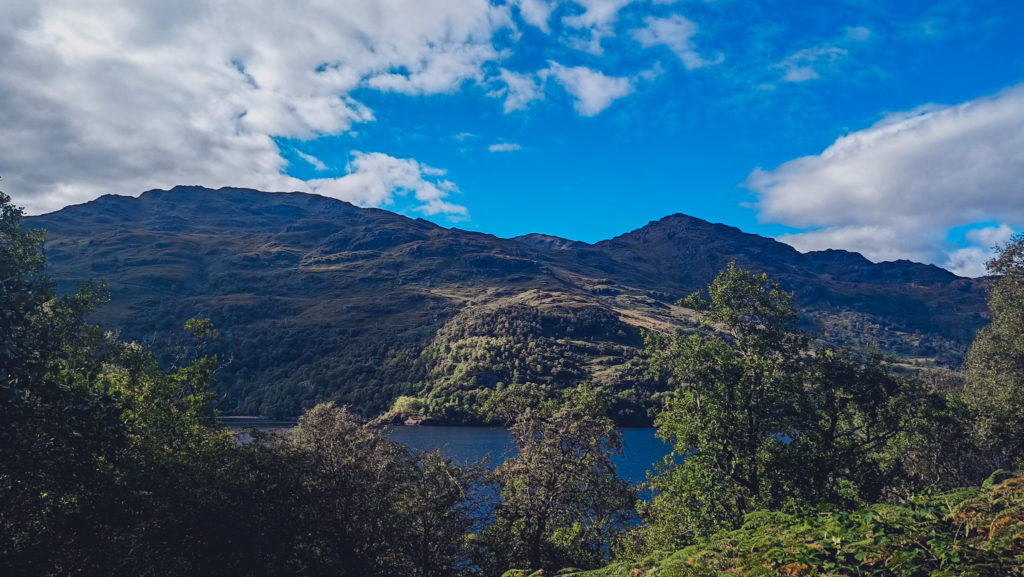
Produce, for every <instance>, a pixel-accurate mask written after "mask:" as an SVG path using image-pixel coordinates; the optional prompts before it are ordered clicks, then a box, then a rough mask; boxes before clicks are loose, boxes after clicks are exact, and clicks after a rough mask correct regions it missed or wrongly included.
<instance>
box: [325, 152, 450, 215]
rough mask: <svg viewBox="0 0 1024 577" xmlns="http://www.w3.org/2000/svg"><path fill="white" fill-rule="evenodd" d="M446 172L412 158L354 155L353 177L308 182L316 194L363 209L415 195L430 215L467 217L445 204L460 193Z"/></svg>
mask: <svg viewBox="0 0 1024 577" xmlns="http://www.w3.org/2000/svg"><path fill="white" fill-rule="evenodd" d="M444 174H445V171H444V170H441V169H438V168H433V167H431V166H427V165H424V164H421V163H419V162H417V161H415V160H413V159H410V158H395V157H393V156H388V155H387V154H382V153H379V152H371V153H363V152H354V153H353V155H352V162H351V166H350V172H349V174H346V175H345V176H342V177H340V178H324V179H316V180H310V181H308V184H309V186H310V188H311V189H312V191H313V192H315V193H317V194H322V195H324V196H330V197H332V198H337V199H339V200H344V201H347V202H351V203H353V204H357V205H359V206H388V205H391V204H394V202H395V195H399V196H401V195H405V194H408V193H410V192H411V193H413V196H414V198H415V199H416V200H417V201H418V202H419V203H420V204H419V206H418V207H417V209H416V210H418V211H420V212H422V213H424V214H427V215H435V214H451V215H462V216H465V215H466V214H467V210H466V207H464V206H459V205H456V204H452V203H450V202H448V201H447V200H445V199H446V198H447V197H448V195H449V194H452V193H455V192H458V187H457V186H455V183H453V182H451V181H449V180H445V179H443V178H441V177H442V176H444Z"/></svg>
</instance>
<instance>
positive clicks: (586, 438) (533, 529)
mask: <svg viewBox="0 0 1024 577" xmlns="http://www.w3.org/2000/svg"><path fill="white" fill-rule="evenodd" d="M487 408H488V410H490V411H491V412H492V413H493V414H494V415H495V416H496V417H499V418H501V419H503V420H506V422H508V423H509V432H510V433H511V435H512V439H513V441H514V442H515V444H516V448H517V450H518V452H517V454H516V455H514V456H512V457H509V458H508V460H506V461H505V462H504V463H503V464H502V465H500V466H499V467H498V468H497V469H496V470H495V471H494V479H495V481H496V482H497V484H498V486H499V487H500V491H501V493H500V495H501V500H500V502H499V503H498V504H497V506H496V507H495V511H494V521H493V523H492V524H491V525H490V526H489V527H487V528H486V530H485V531H484V533H483V535H482V536H481V542H482V543H481V544H482V545H483V546H484V547H485V548H486V551H485V553H486V554H485V555H484V556H483V558H482V560H481V565H482V566H484V567H498V568H502V569H503V568H508V567H523V566H526V567H532V568H533V569H544V570H545V571H549V570H551V569H553V568H557V567H563V566H574V567H596V566H599V565H600V564H601V563H602V562H604V561H606V560H607V559H608V556H609V554H610V550H609V548H608V543H609V541H610V540H611V539H613V538H614V537H615V536H616V535H617V534H619V533H621V532H622V531H623V530H624V529H625V528H626V527H627V526H628V524H629V523H630V521H631V520H632V519H633V518H634V515H635V513H634V512H633V510H632V503H633V501H634V500H635V498H636V495H635V492H634V491H632V490H631V489H630V488H629V486H628V485H627V484H626V482H625V481H623V480H621V479H619V478H618V477H617V476H616V474H615V465H614V463H613V462H612V460H611V455H612V453H613V452H614V453H619V454H621V451H622V445H621V439H620V433H619V431H618V429H617V428H616V427H615V424H614V423H613V422H612V420H611V419H609V418H608V417H606V416H605V415H606V414H607V410H608V399H607V398H606V397H605V396H603V395H601V394H600V393H598V392H597V391H595V390H594V389H592V388H588V387H580V388H577V389H574V390H570V391H566V392H565V394H564V395H563V396H562V397H561V398H560V399H559V398H557V397H553V396H551V395H550V392H549V391H548V390H545V389H544V388H542V387H539V386H537V385H513V386H509V387H507V388H505V389H502V390H500V391H499V392H498V393H497V394H496V395H494V396H492V397H491V398H490V399H488V406H487ZM492 572H494V573H500V572H501V571H500V570H498V571H492Z"/></svg>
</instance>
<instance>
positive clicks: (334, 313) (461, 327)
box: [26, 187, 986, 422]
mask: <svg viewBox="0 0 1024 577" xmlns="http://www.w3.org/2000/svg"><path fill="white" fill-rule="evenodd" d="M26 223H27V226H31V227H42V228H45V229H47V231H48V234H47V255H48V262H49V266H50V272H51V275H52V276H53V277H54V278H55V279H56V280H57V281H58V283H59V284H60V286H61V287H62V289H63V290H70V289H71V288H73V286H74V283H75V282H76V281H82V280H87V279H90V278H96V279H101V280H104V281H105V282H107V283H108V286H109V288H110V289H111V293H112V301H111V303H110V304H108V305H107V306H105V307H104V308H103V309H101V310H100V311H99V312H98V313H96V321H97V322H99V323H100V324H101V325H103V326H104V327H107V328H110V329H114V330H118V331H120V333H121V336H122V337H123V338H130V339H135V340H139V341H141V342H143V343H144V344H147V345H149V346H151V347H152V348H154V349H156V350H158V351H163V354H162V356H163V359H164V361H165V362H167V363H170V362H173V359H174V358H175V357H174V352H175V350H177V348H178V347H180V346H181V343H182V342H183V338H184V335H183V334H182V331H181V327H182V325H183V324H184V322H185V320H187V319H188V318H191V317H210V318H211V319H212V320H213V322H214V324H215V325H216V326H217V327H218V328H219V329H220V333H221V338H220V339H219V340H218V341H217V342H216V343H215V344H214V352H217V353H218V354H219V356H220V358H221V360H227V361H228V362H227V364H226V366H225V367H224V368H223V369H222V370H221V371H220V373H218V375H217V379H216V382H215V384H214V388H215V390H216V392H217V393H218V403H219V406H220V408H221V409H222V410H224V411H225V412H226V413H229V414H230V413H236V414H264V415H294V414H297V413H299V412H300V411H301V410H302V409H304V408H306V407H309V406H311V405H312V404H314V403H315V402H317V401H319V400H323V399H329V398H330V399H336V400H338V401H340V402H343V403H348V404H351V405H352V406H353V407H354V408H356V409H357V410H359V411H362V412H364V413H367V414H371V413H378V412H380V411H382V410H384V409H386V408H387V407H388V406H389V405H390V403H391V402H392V400H393V399H394V398H395V397H397V396H398V395H411V396H414V397H417V398H418V399H417V400H416V403H418V405H417V409H418V410H419V411H421V412H426V413H428V414H430V415H433V416H435V417H436V418H440V419H444V420H448V421H459V420H464V419H467V418H470V417H469V415H470V414H471V408H472V406H473V405H474V404H475V403H477V402H479V398H480V397H481V395H486V394H487V391H488V389H490V388H492V387H493V386H494V385H496V384H497V383H499V382H511V381H514V380H521V381H535V382H549V383H552V384H555V385H560V386H564V385H569V384H572V383H577V382H581V381H588V382H592V383H595V384H597V385H599V386H603V387H607V388H609V389H610V390H612V391H614V393H615V394H616V411H617V416H618V418H619V419H620V420H621V421H623V422H642V421H643V420H645V419H646V416H647V414H646V413H647V410H648V408H649V402H650V398H651V397H652V396H653V395H656V394H657V392H658V391H659V390H660V389H661V388H662V386H663V384H662V383H658V382H656V381H654V380H652V379H651V378H650V377H649V376H647V375H646V371H645V369H644V365H643V363H642V362H641V359H640V358H639V351H640V349H641V348H642V347H643V336H642V335H643V331H652V330H653V331H675V330H684V331H685V330H692V329H693V327H695V326H696V325H695V323H696V319H695V316H694V314H693V311H690V310H687V309H685V308H682V307H678V306H675V305H674V303H675V302H676V301H677V300H678V299H680V298H681V297H684V296H686V295H688V294H690V293H691V292H693V291H696V290H700V289H701V288H703V287H705V286H706V285H707V284H708V282H710V280H711V279H712V278H714V275H715V274H716V273H717V272H718V271H719V270H721V269H722V268H724V267H725V265H726V264H727V263H728V262H730V261H733V260H735V261H736V262H737V264H738V265H739V266H741V267H744V268H749V269H751V270H754V271H757V272H766V273H768V274H769V276H771V277H772V278H773V279H774V280H777V281H779V282H780V283H781V284H782V285H783V286H784V287H786V289H787V290H792V291H793V292H794V293H795V299H796V304H797V306H798V308H799V310H800V313H801V321H800V322H801V324H802V325H803V327H804V328H805V329H806V330H807V331H808V332H810V333H811V334H812V335H814V336H815V337H816V338H818V339H820V340H823V341H825V342H829V343H836V344H842V343H852V344H853V345H855V346H861V347H868V346H875V347H879V348H881V349H882V350H884V351H886V352H889V353H891V354H894V355H898V356H900V357H903V359H904V362H906V363H908V364H917V365H927V364H930V363H938V364H943V365H956V364H958V363H959V362H960V360H961V359H962V356H963V354H964V352H965V351H966V347H967V346H968V345H969V343H970V341H971V340H972V338H973V335H974V333H975V332H976V330H977V329H978V328H980V327H981V326H983V325H984V323H985V322H986V320H985V317H984V314H985V311H986V306H985V289H986V282H985V281H984V280H973V279H966V278H960V277H957V276H955V275H953V274H952V273H950V272H948V271H945V270H943V269H940V268H937V267H934V266H930V265H922V264H917V263H912V262H907V261H897V262H885V263H877V264H876V263H872V262H870V261H868V260H867V259H865V258H864V257H862V256H861V255H859V254H856V253H850V252H845V251H836V250H829V251H822V252H811V253H806V254H802V253H800V252H798V251H796V250H795V249H793V248H791V247H789V246H788V245H785V244H782V243H779V242H777V241H774V240H772V239H768V238H764V237H760V236H757V235H752V234H746V233H743V232H742V231H740V230H738V229H736V228H733V227H729V226H725V225H721V224H712V223H709V222H706V221H703V220H700V219H696V218H692V217H688V216H684V215H678V214H677V215H672V216H668V217H665V218H663V219H661V220H659V221H657V222H652V223H650V224H648V225H647V226H645V227H643V228H641V229H639V230H635V231H633V232H630V233H627V234H624V235H621V236H619V237H616V238H614V239H610V240H606V241H602V242H598V243H596V244H588V243H583V242H577V241H570V240H566V239H562V238H558V237H553V236H548V235H540V234H530V235H525V236H520V237H516V238H511V239H503V238H497V237H494V236H491V235H487V234H481V233H475V232H468V231H464V230H459V229H454V228H452V229H446V228H443V227H440V226H438V225H436V224H433V223H430V222H427V221H425V220H422V219H411V218H408V217H405V216H401V215H398V214H394V213H391V212H388V211H384V210H379V209H364V208H357V207H355V206H352V205H350V204H348V203H345V202H341V201H337V200H333V199H328V198H325V197H321V196H316V195H311V194H303V193H266V192H258V191H254V190H245V189H234V188H224V189H220V190H210V189H206V188H201V187H176V188H174V189H172V190H169V191H165V190H152V191H149V192H146V193H143V194H142V195H141V196H139V197H138V198H132V197H121V196H110V195H108V196H103V197H101V198H99V199H97V200H94V201H92V202H88V203H85V204H81V205H77V206H71V207H67V208H65V209H63V210H60V211H57V212H54V213H51V214H47V215H43V216H38V217H30V218H27V219H26Z"/></svg>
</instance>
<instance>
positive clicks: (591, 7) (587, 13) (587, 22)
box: [562, 0, 636, 54]
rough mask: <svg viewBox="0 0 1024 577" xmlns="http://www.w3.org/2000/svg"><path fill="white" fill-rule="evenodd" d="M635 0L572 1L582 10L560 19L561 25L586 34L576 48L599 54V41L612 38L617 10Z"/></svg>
mask: <svg viewBox="0 0 1024 577" xmlns="http://www.w3.org/2000/svg"><path fill="white" fill-rule="evenodd" d="M635 1H636V0H573V3H574V4H576V5H578V6H580V7H581V8H583V12H582V13H579V14H571V15H567V16H564V17H563V18H562V23H563V24H565V25H566V26H568V27H570V28H577V29H580V30H583V31H584V32H585V33H586V38H585V39H584V41H583V42H580V43H578V45H577V46H576V47H577V48H579V49H581V50H586V51H588V52H591V53H593V54H601V53H602V51H603V50H602V48H601V40H602V39H604V38H607V37H609V36H612V35H613V34H614V32H615V22H616V21H617V20H618V18H619V10H621V9H622V8H623V7H625V6H626V5H628V4H632V3H633V2H635Z"/></svg>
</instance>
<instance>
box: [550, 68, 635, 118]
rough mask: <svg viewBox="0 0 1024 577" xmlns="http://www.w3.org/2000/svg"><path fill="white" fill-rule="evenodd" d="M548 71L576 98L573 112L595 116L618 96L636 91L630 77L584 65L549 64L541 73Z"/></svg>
mask: <svg viewBox="0 0 1024 577" xmlns="http://www.w3.org/2000/svg"><path fill="white" fill-rule="evenodd" d="M544 73H545V74H551V75H552V76H554V78H555V80H556V81H558V83H559V84H561V85H562V86H563V87H564V88H565V90H566V91H567V92H568V93H569V94H571V95H572V96H573V97H574V98H575V99H576V102H575V107H576V111H577V112H579V113H580V115H581V116H594V115H596V114H598V113H600V112H601V111H602V110H604V109H605V108H608V107H609V106H611V104H612V102H614V101H615V100H616V99H618V98H622V97H623V96H627V95H629V94H632V93H633V90H635V88H634V86H633V79H631V78H618V77H614V76H605V75H604V74H602V73H600V72H597V71H595V70H591V69H589V68H587V67H585V66H575V67H571V68H570V67H567V66H562V65H561V64H558V63H557V62H552V63H551V68H549V69H548V70H546V71H545V72H544Z"/></svg>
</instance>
